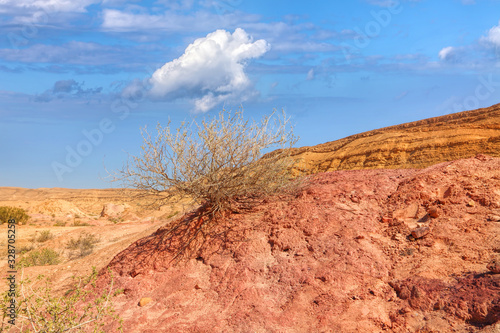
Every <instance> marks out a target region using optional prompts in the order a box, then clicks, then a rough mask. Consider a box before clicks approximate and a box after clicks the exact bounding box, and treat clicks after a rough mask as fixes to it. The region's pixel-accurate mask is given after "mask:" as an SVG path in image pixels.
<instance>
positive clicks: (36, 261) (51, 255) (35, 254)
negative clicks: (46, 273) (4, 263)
mask: <svg viewBox="0 0 500 333" xmlns="http://www.w3.org/2000/svg"><path fill="white" fill-rule="evenodd" d="M60 262H61V258H60V256H59V253H57V252H56V251H54V250H53V249H48V248H45V249H41V250H35V251H30V252H28V253H27V254H26V255H25V256H24V257H22V258H21V260H19V262H18V265H19V266H20V267H31V266H48V265H57V264H59V263H60Z"/></svg>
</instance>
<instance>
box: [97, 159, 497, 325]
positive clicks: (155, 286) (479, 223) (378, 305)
mask: <svg viewBox="0 0 500 333" xmlns="http://www.w3.org/2000/svg"><path fill="white" fill-rule="evenodd" d="M471 203H473V204H471ZM193 214H194V215H186V216H184V217H182V218H181V219H179V220H178V222H183V223H181V224H180V226H181V227H180V228H179V229H178V230H180V229H182V228H183V226H188V225H193V224H196V223H197V221H198V219H196V218H194V217H196V216H195V213H193ZM499 214H500V159H495V158H491V157H487V156H484V155H479V156H477V157H475V158H470V159H466V160H459V161H455V162H447V163H442V164H438V165H435V166H432V167H430V168H426V169H423V170H416V169H413V170H354V171H339V172H331V173H322V174H318V175H314V176H312V177H311V178H310V179H309V181H308V182H306V184H305V187H304V188H302V189H301V190H300V191H299V192H297V193H296V194H295V195H293V196H289V197H280V198H267V199H265V200H264V201H263V202H262V203H261V204H259V205H258V206H257V207H255V209H254V210H253V211H251V212H248V213H245V214H233V215H227V216H225V218H224V219H222V220H220V221H219V222H218V223H217V224H213V225H212V226H211V227H210V228H208V229H204V237H201V238H199V239H198V241H197V242H195V245H194V246H193V247H192V248H190V251H188V252H187V256H186V257H184V259H183V260H181V261H179V262H177V261H176V260H173V259H174V257H175V255H176V254H177V253H178V250H179V248H180V247H182V244H183V240H184V239H185V238H183V235H185V234H183V233H182V232H181V233H178V232H177V231H178V230H177V231H176V232H174V233H172V232H169V230H170V229H169V227H168V226H167V227H162V228H160V229H158V230H157V231H156V232H155V233H153V234H151V235H150V236H148V237H145V238H143V239H140V240H138V241H137V242H135V243H134V244H132V245H131V246H130V247H129V248H127V249H126V250H124V251H122V252H121V253H119V254H118V255H117V256H116V257H115V258H114V259H113V260H112V261H111V262H110V264H109V265H108V268H109V269H110V270H111V271H112V272H113V273H114V286H115V288H119V289H121V290H123V291H124V292H123V294H121V295H120V296H119V297H118V298H116V299H115V305H116V308H117V311H118V313H119V314H120V315H121V316H122V318H123V319H124V329H125V331H130V332H153V331H155V332H159V331H163V332H249V331H252V332H253V331H256V332H332V331H333V332H382V331H388V332H401V333H402V332H464V333H465V332H495V331H496V330H497V329H499V328H500V303H499V301H500V298H499V297H498V295H500V280H499V277H500V275H498V274H493V272H492V271H490V269H496V268H495V267H496V266H492V265H491V262H493V261H492V260H494V258H496V257H497V256H498V255H499V253H500V243H499V239H498V235H499V234H500V223H498V222H497V221H494V219H491V218H490V217H491V216H498V215H499ZM415 230H421V231H419V233H418V234H415V236H417V237H414V236H413V235H412V231H415ZM419 236H421V237H419ZM495 262H496V261H495ZM109 274H110V273H109V272H108V271H107V270H105V269H104V270H102V274H101V276H100V278H99V281H98V282H99V283H98V285H99V286H101V287H102V288H103V289H104V290H105V288H107V287H108V285H109V281H110V275H109ZM144 295H148V296H149V297H150V298H151V299H152V301H151V303H150V304H148V305H147V306H146V307H141V306H139V305H138V303H137V301H138V299H140V298H141V297H144ZM113 329H114V327H112V325H110V326H109V327H107V330H109V331H113Z"/></svg>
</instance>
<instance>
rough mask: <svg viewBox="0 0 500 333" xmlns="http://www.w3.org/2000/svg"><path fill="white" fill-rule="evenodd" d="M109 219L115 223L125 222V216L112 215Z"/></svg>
mask: <svg viewBox="0 0 500 333" xmlns="http://www.w3.org/2000/svg"><path fill="white" fill-rule="evenodd" d="M108 221H111V222H113V223H114V224H117V223H119V222H123V217H110V218H109V219H108Z"/></svg>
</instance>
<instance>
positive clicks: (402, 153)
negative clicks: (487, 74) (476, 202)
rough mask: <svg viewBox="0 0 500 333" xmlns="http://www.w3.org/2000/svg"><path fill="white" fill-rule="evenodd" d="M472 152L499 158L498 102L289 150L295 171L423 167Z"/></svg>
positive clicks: (458, 157)
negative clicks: (295, 165) (480, 107)
mask: <svg viewBox="0 0 500 333" xmlns="http://www.w3.org/2000/svg"><path fill="white" fill-rule="evenodd" d="M477 154H486V155H490V156H495V157H500V104H497V105H494V106H491V107H489V108H484V109H478V110H473V111H465V112H460V113H454V114H450V115H446V116H441V117H435V118H429V119H425V120H420V121H415V122H411V123H406V124H402V125H396V126H391V127H386V128H382V129H377V130H373V131H369V132H365V133H360V134H356V135H352V136H349V137H347V138H344V139H340V140H337V141H332V142H327V143H323V144H320V145H317V146H313V147H302V148H294V149H293V151H292V155H293V156H294V158H297V159H299V163H298V165H297V167H296V170H297V171H301V173H305V174H312V173H317V172H326V171H334V170H350V169H377V168H391V169H393V168H425V167H428V166H430V165H433V164H436V163H440V162H445V161H452V160H457V159H461V158H468V157H472V156H475V155H477Z"/></svg>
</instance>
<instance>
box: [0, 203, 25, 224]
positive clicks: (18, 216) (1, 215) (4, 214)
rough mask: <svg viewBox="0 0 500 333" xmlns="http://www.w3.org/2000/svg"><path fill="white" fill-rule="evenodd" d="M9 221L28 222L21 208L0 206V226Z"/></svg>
mask: <svg viewBox="0 0 500 333" xmlns="http://www.w3.org/2000/svg"><path fill="white" fill-rule="evenodd" d="M9 219H14V220H16V223H24V222H26V221H28V219H29V215H28V214H27V213H26V211H25V210H24V209H22V208H17V207H10V206H1V207H0V224H3V223H7V221H8V220H9Z"/></svg>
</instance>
